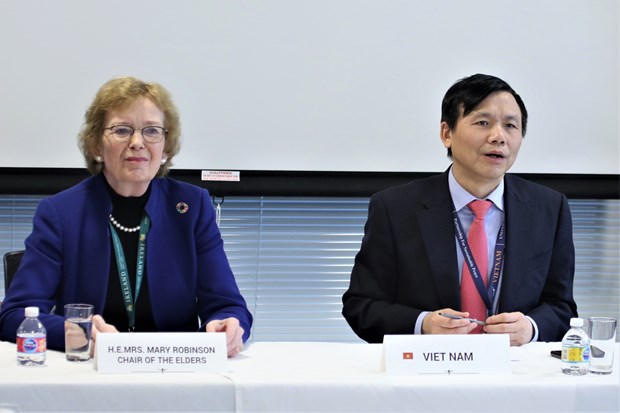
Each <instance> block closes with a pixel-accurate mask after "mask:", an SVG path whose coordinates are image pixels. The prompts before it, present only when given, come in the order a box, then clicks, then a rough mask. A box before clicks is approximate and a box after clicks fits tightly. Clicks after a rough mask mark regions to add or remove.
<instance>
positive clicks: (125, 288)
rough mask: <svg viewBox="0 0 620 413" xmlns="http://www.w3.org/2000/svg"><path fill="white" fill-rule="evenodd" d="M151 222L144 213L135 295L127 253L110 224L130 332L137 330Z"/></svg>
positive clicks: (141, 224)
mask: <svg viewBox="0 0 620 413" xmlns="http://www.w3.org/2000/svg"><path fill="white" fill-rule="evenodd" d="M150 226H151V221H150V219H149V216H148V215H147V214H146V213H144V215H142V221H141V222H140V235H139V238H138V260H137V263H136V291H135V294H133V295H132V293H131V282H130V281H129V273H128V271H127V263H126V262H125V253H124V252H123V246H122V244H121V240H120V238H119V237H118V234H117V233H116V230H115V229H114V227H113V226H112V223H110V231H111V232H112V243H113V245H114V254H115V255H116V266H117V268H118V277H119V278H120V281H121V291H122V294H123V301H124V302H125V310H126V311H127V318H128V319H129V331H134V330H135V328H136V302H137V301H138V294H140V286H141V285H142V278H143V277H144V261H145V255H146V234H147V233H148V232H149V228H150Z"/></svg>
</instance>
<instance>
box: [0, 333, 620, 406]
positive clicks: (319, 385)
mask: <svg viewBox="0 0 620 413" xmlns="http://www.w3.org/2000/svg"><path fill="white" fill-rule="evenodd" d="M616 346H617V347H616V354H620V346H618V344H617V345H616ZM559 348H560V345H559V343H532V344H528V345H526V346H523V347H513V348H511V359H512V360H513V361H512V362H511V365H512V374H511V375H497V376H490V375H450V376H448V375H445V376H443V375H441V376H392V375H387V374H385V373H384V372H382V371H381V369H380V360H381V350H382V347H381V345H376V344H363V343H312V342H301V343H292V342H285V343H282V342H257V343H253V344H251V345H249V346H248V347H247V348H246V349H245V350H244V351H243V353H241V354H240V355H238V356H237V357H235V358H234V359H230V360H229V363H228V367H229V371H228V372H227V373H226V374H222V375H217V374H204V373H170V374H154V373H152V374H145V373H140V374H114V375H104V374H99V373H97V372H96V371H94V369H93V366H92V364H72V363H67V362H65V360H64V355H63V354H62V353H58V352H52V351H50V352H48V363H47V366H46V367H44V368H40V369H38V368H25V367H20V366H17V365H16V362H15V345H14V344H12V343H0V372H1V374H0V405H1V404H2V403H13V404H17V403H20V404H19V405H20V408H21V412H31V411H53V410H54V409H55V410H56V411H65V412H71V411H157V412H163V411H229V412H233V411H236V412H256V411H266V412H294V411H298V412H315V411H321V412H342V411H348V412H363V411H378V412H379V411H380V412H398V411H407V412H458V411H466V412H470V411H476V412H562V413H566V412H618V411H620V375H619V374H618V372H619V371H620V367H619V359H620V357H616V360H615V365H614V373H613V374H612V375H608V376H595V375H591V374H588V375H586V376H581V377H572V376H566V375H564V374H562V373H561V372H560V362H559V360H557V359H554V358H551V357H550V356H549V351H550V350H552V349H559Z"/></svg>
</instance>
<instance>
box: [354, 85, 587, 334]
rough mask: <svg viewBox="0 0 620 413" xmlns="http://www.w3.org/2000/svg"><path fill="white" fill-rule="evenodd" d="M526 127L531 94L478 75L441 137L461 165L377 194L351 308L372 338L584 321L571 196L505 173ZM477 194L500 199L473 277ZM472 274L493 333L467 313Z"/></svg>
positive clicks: (445, 118) (454, 98)
mask: <svg viewBox="0 0 620 413" xmlns="http://www.w3.org/2000/svg"><path fill="white" fill-rule="evenodd" d="M526 128H527V110H526V108H525V105H524V103H523V101H522V99H521V97H520V96H519V95H518V94H517V93H516V92H515V91H514V90H513V89H512V88H511V87H510V86H509V85H508V84H507V83H506V82H504V81H503V80H501V79H499V78H497V77H494V76H489V75H481V74H478V75H473V76H470V77H467V78H464V79H461V80H460V81H458V82H457V83H455V84H454V85H453V86H452V87H451V88H450V89H449V90H448V91H447V92H446V95H445V96H444V99H443V102H442V117H441V127H440V135H441V140H442V142H443V145H444V146H445V147H446V148H447V150H448V157H449V158H450V159H452V161H453V163H452V165H451V167H450V168H449V169H448V170H447V171H446V172H444V173H442V174H440V175H436V176H433V177H430V178H427V179H422V180H418V181H414V182H411V183H409V184H406V185H402V186H399V187H395V188H390V189H387V190H385V191H382V192H379V193H377V194H375V195H374V196H373V197H372V198H371V200H370V204H369V214H368V220H367V222H366V226H365V230H364V238H363V240H362V246H361V249H360V251H359V253H358V254H357V256H356V258H355V265H354V267H353V271H352V274H351V283H350V286H349V289H348V290H347V291H346V292H345V294H344V296H343V303H344V307H343V312H342V313H343V315H344V317H345V318H346V320H347V321H348V323H349V325H350V326H351V327H352V328H353V330H354V331H355V333H356V334H357V335H359V336H360V337H361V338H362V339H364V340H366V341H368V342H373V343H377V342H378V343H380V342H382V341H383V336H384V335H385V334H467V333H470V332H485V333H489V334H493V333H505V334H509V336H510V343H511V345H521V344H525V343H528V342H530V341H559V340H561V339H562V336H563V335H564V333H565V332H566V331H567V330H568V328H569V320H570V318H571V317H576V316H577V306H576V304H575V301H574V299H573V277H574V269H575V254H574V246H573V236H572V221H571V215H570V210H569V207H568V202H567V200H566V197H565V196H564V195H563V194H560V193H558V192H555V191H553V190H551V189H549V188H546V187H543V186H541V185H537V184H534V183H531V182H528V181H525V180H523V179H521V178H518V177H516V176H511V175H507V174H506V172H507V171H508V170H509V169H510V167H511V166H512V164H513V163H514V161H515V159H516V157H517V154H518V152H519V148H520V146H521V142H522V140H523V137H524V136H525V132H526ZM475 200H486V201H484V202H486V203H487V204H488V205H489V207H488V208H489V209H488V212H486V216H485V217H484V218H483V219H484V221H483V228H484V229H483V232H485V233H486V238H487V240H488V242H487V243H486V244H485V246H486V248H487V252H488V254H487V257H486V258H487V259H486V260H479V261H487V262H486V263H485V264H484V265H483V267H487V268H488V272H486V271H485V274H481V275H482V277H473V276H472V275H471V274H475V273H476V271H477V269H476V268H478V267H480V266H481V265H482V263H480V262H479V263H477V264H478V267H473V264H472V261H475V260H468V259H465V257H471V255H472V254H471V251H470V249H469V246H468V243H467V242H465V238H466V237H467V234H468V233H469V229H470V227H471V226H472V222H473V221H474V213H473V212H472V210H471V209H470V208H468V204H469V203H470V202H471V201H475ZM488 201H490V202H488ZM487 244H488V246H487ZM503 245H505V248H504V247H503ZM467 278H469V279H467ZM475 278H478V280H476V279H475ZM462 280H463V282H462ZM471 280H473V281H471ZM465 281H467V282H469V283H470V284H472V283H473V284H472V285H474V286H475V287H476V288H477V293H476V296H477V297H476V299H477V300H479V305H481V306H482V311H483V313H482V317H478V318H482V319H483V321H485V322H486V325H485V326H484V327H482V328H480V327H479V326H478V324H476V323H475V322H470V321H469V320H468V319H467V318H468V317H472V315H471V314H470V311H473V310H469V309H468V308H463V307H464V306H463V305H462V301H463V300H465V299H463V300H462V294H464V293H463V291H461V285H462V284H463V283H465ZM476 283H477V284H476ZM474 291H475V290H474ZM485 295H487V296H486V297H485ZM468 300H469V299H468ZM485 310H486V311H485ZM440 313H443V314H448V315H449V316H462V317H466V318H465V319H454V318H448V317H446V316H443V315H441V314H440Z"/></svg>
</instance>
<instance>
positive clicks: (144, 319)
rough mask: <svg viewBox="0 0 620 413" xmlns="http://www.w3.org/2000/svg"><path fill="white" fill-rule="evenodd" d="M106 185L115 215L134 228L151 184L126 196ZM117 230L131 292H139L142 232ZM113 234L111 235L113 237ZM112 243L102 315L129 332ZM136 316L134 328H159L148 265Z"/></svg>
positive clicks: (140, 217)
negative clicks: (139, 260)
mask: <svg viewBox="0 0 620 413" xmlns="http://www.w3.org/2000/svg"><path fill="white" fill-rule="evenodd" d="M106 187H107V189H108V193H109V194H110V199H111V200H112V216H113V217H114V219H116V221H117V222H119V223H120V224H121V225H123V226H125V227H127V228H132V227H136V226H138V225H140V220H141V219H142V214H143V213H144V207H145V205H146V202H147V201H148V199H149V195H150V194H151V186H150V185H149V188H148V189H147V191H146V192H145V193H144V195H142V196H139V197H124V196H121V195H119V194H117V193H116V192H115V191H114V189H112V187H111V186H110V185H109V184H108V183H107V181H106ZM115 230H116V233H117V234H118V237H119V239H120V241H121V244H122V246H123V252H124V254H125V261H126V263H127V271H128V272H129V280H130V282H131V292H132V294H135V292H136V263H137V261H138V257H137V252H138V236H139V232H138V231H136V232H125V231H121V230H119V229H117V228H115ZM111 239H112V237H110V240H111ZM110 242H111V245H110V277H109V280H108V294H107V297H106V303H105V308H104V310H103V318H104V319H105V321H106V323H108V324H112V325H114V326H115V327H116V328H117V329H118V331H127V330H128V328H129V320H128V318H127V311H126V310H125V302H124V301H123V295H122V292H121V283H120V280H119V276H118V267H117V264H116V255H115V254H114V244H113V243H112V241H110ZM135 307H136V319H135V330H134V331H143V332H149V331H157V330H156V327H155V322H154V321H153V314H152V311H151V299H150V296H149V288H148V267H147V265H146V263H145V265H144V277H143V278H142V286H141V287H140V294H139V295H138V300H137V302H136V305H135Z"/></svg>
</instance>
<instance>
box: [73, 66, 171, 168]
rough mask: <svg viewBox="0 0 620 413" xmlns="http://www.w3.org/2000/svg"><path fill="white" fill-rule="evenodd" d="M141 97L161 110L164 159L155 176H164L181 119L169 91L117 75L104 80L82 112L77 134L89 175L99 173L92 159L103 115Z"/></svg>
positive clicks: (122, 108) (100, 166) (154, 84)
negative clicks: (164, 131)
mask: <svg viewBox="0 0 620 413" xmlns="http://www.w3.org/2000/svg"><path fill="white" fill-rule="evenodd" d="M141 98H147V99H149V100H151V101H152V102H153V103H154V104H155V105H156V106H157V107H158V108H159V109H160V110H161V111H162V112H163V114H164V125H163V126H164V128H165V129H166V130H167V131H168V132H167V133H166V138H165V141H164V153H165V154H166V155H167V159H166V162H165V163H164V164H163V165H161V166H160V168H159V170H158V171H157V175H156V176H157V177H161V176H165V175H166V174H167V173H168V170H169V169H170V166H172V158H174V156H175V155H176V154H177V153H179V150H180V148H181V142H180V141H181V121H180V119H179V112H178V110H177V108H176V106H175V105H174V103H173V101H172V97H171V96H170V93H168V91H167V90H166V89H165V88H164V87H163V86H161V85H160V84H158V83H146V82H143V81H142V80H139V79H136V78H134V77H129V76H127V77H119V78H116V79H112V80H110V81H108V82H106V83H105V84H104V85H103V86H101V88H100V89H99V91H98V92H97V95H96V96H95V99H94V100H93V102H92V103H91V105H90V107H89V108H88V110H87V111H86V113H85V114H84V125H83V126H82V130H81V131H80V134H79V135H78V145H79V147H80V149H81V150H82V154H83V156H84V160H85V161H86V169H88V171H89V172H90V173H92V174H93V175H96V174H99V173H101V171H102V169H103V164H102V163H101V162H97V161H96V160H95V155H96V154H97V153H98V152H99V150H100V147H101V140H102V138H103V128H104V127H105V121H106V115H107V114H108V113H109V112H110V111H122V110H124V109H127V108H129V107H130V106H131V105H133V104H134V103H136V102H137V101H138V100H140V99H141Z"/></svg>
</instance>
